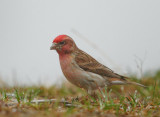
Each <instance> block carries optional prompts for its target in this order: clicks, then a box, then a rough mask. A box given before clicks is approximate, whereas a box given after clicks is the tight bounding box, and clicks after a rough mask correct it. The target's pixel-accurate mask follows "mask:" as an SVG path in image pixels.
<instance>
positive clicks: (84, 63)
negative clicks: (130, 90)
mask: <svg viewBox="0 0 160 117" xmlns="http://www.w3.org/2000/svg"><path fill="white" fill-rule="evenodd" d="M75 54H76V56H75V61H76V63H77V64H78V65H79V67H80V68H81V69H83V70H85V71H88V72H92V73H96V74H99V75H101V76H104V77H108V78H118V79H119V80H126V78H127V77H124V76H121V75H119V74H116V73H114V72H113V71H112V70H111V69H109V68H108V67H106V66H104V65H102V64H101V63H99V62H98V61H97V60H95V59H94V58H93V57H91V56H90V55H88V54H87V53H85V52H84V51H82V50H78V51H76V52H75Z"/></svg>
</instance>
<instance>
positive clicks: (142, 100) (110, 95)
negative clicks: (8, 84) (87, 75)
mask: <svg viewBox="0 0 160 117" xmlns="http://www.w3.org/2000/svg"><path fill="white" fill-rule="evenodd" d="M133 80H135V81H136V82H140V83H142V84H145V85H147V86H148V88H141V87H137V86H129V85H128V86H113V87H109V88H107V89H104V91H103V92H101V93H100V92H97V93H98V94H97V98H93V97H90V96H88V95H87V94H86V92H85V91H83V90H82V89H80V88H77V87H75V86H73V85H70V84H64V85H63V86H62V87H61V88H57V87H55V86H52V87H50V88H45V87H23V88H20V87H14V88H1V89H0V92H1V95H0V116H2V117H6V116H9V117H28V116H29V117H33V116H34V117H35V116H36V117H44V116H45V117H53V116H57V117H62V116H65V117H70V116H71V117H72V116H73V117H74V116H76V117H81V116H93V117H97V116H102V117H103V116H105V117H107V116H108V117H115V116H123V117H125V116H126V117H127V116H145V117H146V116H159V115H160V72H157V74H156V75H155V76H154V77H148V78H143V79H141V81H140V80H137V79H134V78H133ZM102 93H103V95H105V97H103V96H102ZM48 99H54V100H48Z"/></svg>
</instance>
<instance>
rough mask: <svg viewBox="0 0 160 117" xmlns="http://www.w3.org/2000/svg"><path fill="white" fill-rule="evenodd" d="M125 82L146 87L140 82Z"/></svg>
mask: <svg viewBox="0 0 160 117" xmlns="http://www.w3.org/2000/svg"><path fill="white" fill-rule="evenodd" d="M127 84H132V85H138V86H141V87H144V88H146V87H147V86H145V85H142V84H140V83H137V82H128V83H127Z"/></svg>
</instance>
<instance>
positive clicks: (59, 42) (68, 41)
mask: <svg viewBox="0 0 160 117" xmlns="http://www.w3.org/2000/svg"><path fill="white" fill-rule="evenodd" d="M76 48H77V46H76V44H75V42H74V41H73V39H72V38H71V37H69V36H67V35H59V36H57V37H56V38H55V39H54V40H53V42H52V46H51V47H50V50H56V51H57V52H58V54H69V53H72V52H73V51H74V50H75V49H76Z"/></svg>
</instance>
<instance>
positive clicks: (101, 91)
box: [98, 87, 106, 99]
mask: <svg viewBox="0 0 160 117" xmlns="http://www.w3.org/2000/svg"><path fill="white" fill-rule="evenodd" d="M98 89H99V91H100V93H101V94H102V96H103V98H104V99H105V98H106V96H105V94H104V93H103V90H102V89H101V87H98Z"/></svg>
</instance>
